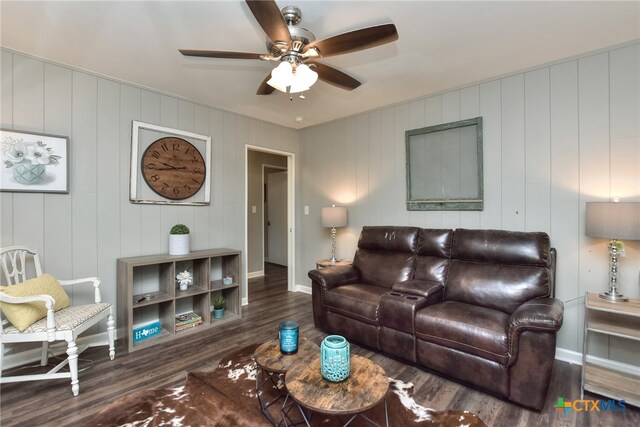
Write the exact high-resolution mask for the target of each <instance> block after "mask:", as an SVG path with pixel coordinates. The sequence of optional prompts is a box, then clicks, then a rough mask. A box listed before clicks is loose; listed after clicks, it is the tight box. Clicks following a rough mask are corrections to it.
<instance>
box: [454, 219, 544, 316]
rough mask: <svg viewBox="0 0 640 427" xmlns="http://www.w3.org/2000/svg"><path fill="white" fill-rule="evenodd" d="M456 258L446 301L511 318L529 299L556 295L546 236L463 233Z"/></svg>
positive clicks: (456, 241) (459, 232)
mask: <svg viewBox="0 0 640 427" xmlns="http://www.w3.org/2000/svg"><path fill="white" fill-rule="evenodd" d="M451 256H452V260H451V265H450V267H449V271H448V275H447V283H446V287H445V296H444V299H445V300H449V301H459V302H465V303H468V304H474V305H479V306H483V307H488V308H493V309H496V310H500V311H502V312H505V313H507V314H511V313H512V312H513V311H514V310H515V309H516V308H517V307H519V306H520V305H521V304H522V303H524V302H525V301H528V300H531V299H534V298H540V297H545V296H550V295H551V292H552V289H551V287H552V281H553V277H552V276H553V272H552V271H551V247H550V243H549V236H548V235H547V234H546V233H531V232H514V231H504V230H465V229H458V230H456V231H455V233H454V236H453V247H452V251H451Z"/></svg>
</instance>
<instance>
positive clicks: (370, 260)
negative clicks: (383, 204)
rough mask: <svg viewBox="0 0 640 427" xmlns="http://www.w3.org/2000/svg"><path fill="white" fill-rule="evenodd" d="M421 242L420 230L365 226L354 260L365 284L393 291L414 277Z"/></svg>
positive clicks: (415, 228)
mask: <svg viewBox="0 0 640 427" xmlns="http://www.w3.org/2000/svg"><path fill="white" fill-rule="evenodd" d="M419 241H420V229H419V228H418V227H393V226H365V227H363V228H362V233H360V239H359V240H358V249H357V250H356V254H355V256H354V259H353V265H354V266H355V267H357V268H358V269H359V270H360V274H361V279H362V283H368V284H373V285H378V286H384V287H387V288H391V286H392V285H393V284H394V283H398V282H404V281H406V280H409V279H411V278H413V270H414V268H415V260H416V252H417V250H418V244H419Z"/></svg>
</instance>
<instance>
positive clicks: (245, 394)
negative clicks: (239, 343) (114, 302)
mask: <svg viewBox="0 0 640 427" xmlns="http://www.w3.org/2000/svg"><path fill="white" fill-rule="evenodd" d="M256 347H257V346H256V345H251V346H247V347H244V348H242V349H240V350H237V351H235V352H233V353H231V354H228V355H227V356H225V357H224V358H223V359H222V360H221V362H220V364H219V366H218V368H217V369H215V370H214V371H213V372H190V373H189V374H188V375H187V381H186V384H185V385H184V386H181V387H177V388H165V389H154V390H146V391H139V392H135V393H132V394H130V395H127V396H124V397H122V398H120V399H118V400H117V401H115V402H113V403H112V404H111V405H109V406H108V407H106V408H105V409H103V410H102V411H100V412H99V413H98V414H97V415H96V416H94V417H93V418H92V419H91V420H90V421H89V423H88V424H87V426H91V427H101V426H130V427H147V426H172V427H178V426H220V427H223V426H224V427H227V426H229V427H236V426H238V427H245V426H246V427H255V426H271V424H270V423H269V422H268V421H267V419H266V418H265V417H264V416H263V415H262V413H261V412H260V409H259V407H258V401H257V399H256V392H255V385H256V364H255V362H254V361H253V360H252V356H253V352H254V350H255V349H256ZM389 382H390V387H389V392H388V394H387V407H388V416H389V425H390V426H441V427H454V426H455V427H486V425H485V424H484V423H483V422H482V420H480V418H478V417H477V416H476V415H475V414H472V413H470V412H468V411H435V410H433V409H429V408H426V407H424V406H421V405H420V404H418V403H417V402H416V401H415V400H414V398H413V397H411V394H412V390H413V384H411V383H405V382H402V381H398V380H394V379H392V378H389ZM264 393H265V396H264V397H265V398H266V399H269V397H270V396H276V393H277V390H276V389H275V388H273V389H272V390H266V391H265V392H264ZM280 407H281V405H280V402H277V403H276V404H274V405H272V406H271V408H270V409H271V412H272V414H273V415H274V417H276V418H277V419H280V418H281V417H280V414H279V412H278V411H279V409H280ZM294 415H297V414H295V413H294ZM367 416H369V417H370V418H372V419H374V420H376V421H377V422H379V423H380V425H384V406H383V405H382V404H381V405H378V406H377V407H375V408H373V409H371V410H369V411H368V412H367ZM292 418H294V420H293V421H296V419H295V417H294V416H292ZM344 422H346V419H344V418H343V419H342V420H340V419H338V418H337V417H331V416H326V415H324V414H312V417H311V424H312V426H322V427H333V426H341V425H342V424H343V423H344ZM349 425H350V426H354V427H356V426H358V427H359V426H368V425H371V424H369V423H368V422H366V421H365V420H363V419H361V418H356V420H355V421H354V422H353V423H351V424H349Z"/></svg>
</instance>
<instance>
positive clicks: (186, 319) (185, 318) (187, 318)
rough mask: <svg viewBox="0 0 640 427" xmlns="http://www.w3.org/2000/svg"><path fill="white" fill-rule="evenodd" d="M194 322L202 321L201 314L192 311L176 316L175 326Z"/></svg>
mask: <svg viewBox="0 0 640 427" xmlns="http://www.w3.org/2000/svg"><path fill="white" fill-rule="evenodd" d="M194 322H202V316H200V315H199V314H198V313H194V312H193V311H190V312H189V313H183V314H178V315H177V316H176V326H182V325H188V324H191V323H194Z"/></svg>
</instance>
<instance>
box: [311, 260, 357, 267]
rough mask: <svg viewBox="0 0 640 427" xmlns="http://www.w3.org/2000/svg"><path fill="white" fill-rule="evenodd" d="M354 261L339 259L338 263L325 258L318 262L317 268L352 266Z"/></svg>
mask: <svg viewBox="0 0 640 427" xmlns="http://www.w3.org/2000/svg"><path fill="white" fill-rule="evenodd" d="M352 263H353V260H351V259H338V260H336V262H331V260H330V259H327V258H323V259H318V260H316V268H325V267H334V266H336V265H351V264H352Z"/></svg>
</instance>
